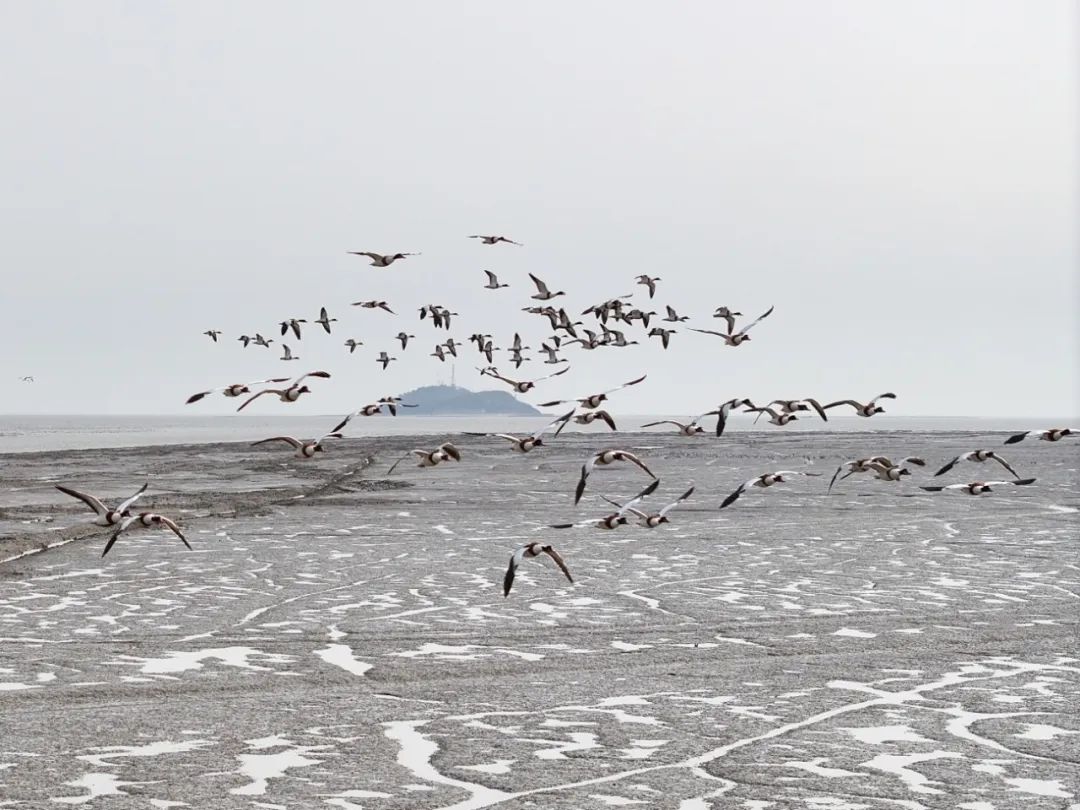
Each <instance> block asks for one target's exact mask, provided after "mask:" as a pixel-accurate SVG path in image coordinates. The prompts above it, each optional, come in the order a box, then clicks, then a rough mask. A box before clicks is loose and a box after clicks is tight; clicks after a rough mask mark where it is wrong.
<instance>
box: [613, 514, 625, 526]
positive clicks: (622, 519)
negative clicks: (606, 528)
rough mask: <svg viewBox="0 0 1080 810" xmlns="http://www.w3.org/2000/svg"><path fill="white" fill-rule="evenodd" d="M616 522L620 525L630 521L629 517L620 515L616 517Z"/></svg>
mask: <svg viewBox="0 0 1080 810" xmlns="http://www.w3.org/2000/svg"><path fill="white" fill-rule="evenodd" d="M615 523H616V524H618V525H619V526H625V525H626V524H627V523H628V519H627V518H626V516H620V517H617V518H615Z"/></svg>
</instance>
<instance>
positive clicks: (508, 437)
mask: <svg viewBox="0 0 1080 810" xmlns="http://www.w3.org/2000/svg"><path fill="white" fill-rule="evenodd" d="M487 435H491V436H494V437H495V438H496V439H506V440H507V441H511V442H517V441H519V440H518V437H517V436H511V435H510V434H509V433H491V434H487Z"/></svg>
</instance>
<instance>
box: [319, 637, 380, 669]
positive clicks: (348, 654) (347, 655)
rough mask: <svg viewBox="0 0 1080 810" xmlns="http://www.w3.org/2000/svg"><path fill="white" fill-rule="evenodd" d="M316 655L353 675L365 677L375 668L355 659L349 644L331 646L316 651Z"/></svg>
mask: <svg viewBox="0 0 1080 810" xmlns="http://www.w3.org/2000/svg"><path fill="white" fill-rule="evenodd" d="M315 655H317V656H319V658H321V659H322V660H323V661H325V662H326V663H328V664H333V665H334V666H336V667H341V668H342V669H343V670H345V671H346V672H351V673H352V674H353V675H359V676H363V675H364V673H366V672H367V671H368V670H369V669H371V667H372V666H373V665H372V664H368V663H365V662H363V661H359V660H357V659H356V658H354V657H353V652H352V648H351V647H350V646H349V645H348V644H330V645H329V646H327V647H325V648H323V649H321V650H315Z"/></svg>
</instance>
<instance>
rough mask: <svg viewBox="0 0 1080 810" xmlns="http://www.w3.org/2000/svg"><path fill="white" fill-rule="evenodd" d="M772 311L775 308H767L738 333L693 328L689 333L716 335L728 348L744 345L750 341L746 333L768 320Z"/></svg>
mask: <svg viewBox="0 0 1080 810" xmlns="http://www.w3.org/2000/svg"><path fill="white" fill-rule="evenodd" d="M774 309H775V307H769V309H768V310H767V311H766V312H765V314H764V315H761V316H760V317H758V318H757V320H754V321H751V322H750V324H749V325H747V326H744V327H743V328H742V329H740V330H739V331H738V332H735V333H734V334H733V333H731V332H730V331H729V332H714V331H712V330H711V329H694V328H693V327H691V328H690V331H692V332H701V333H702V334H703V335H716V336H717V337H719V338H723V339H724V343H725V344H726V345H728V346H739V345H741V344H742V343H744V342H745V341H747V340H750V335H748V334H746V333H747V332H749V331H750V330H751V329H752V328H753V327H754V326H755V325H756V324H759V323H761V322H762V321H763V320H765V319H766V318H768V317H769V315H771V314H772V311H773V310H774ZM732 314H733V315H734V314H738V313H732ZM729 323H731V322H730V321H729Z"/></svg>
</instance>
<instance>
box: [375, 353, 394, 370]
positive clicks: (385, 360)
mask: <svg viewBox="0 0 1080 810" xmlns="http://www.w3.org/2000/svg"><path fill="white" fill-rule="evenodd" d="M394 360H397V358H396V357H390V356H389V355H388V354H387V353H386V352H379V356H378V357H376V358H375V362H376V363H382V367H383V371H386V367H387V366H388V365H390V363H391V362H392V361H394Z"/></svg>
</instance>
